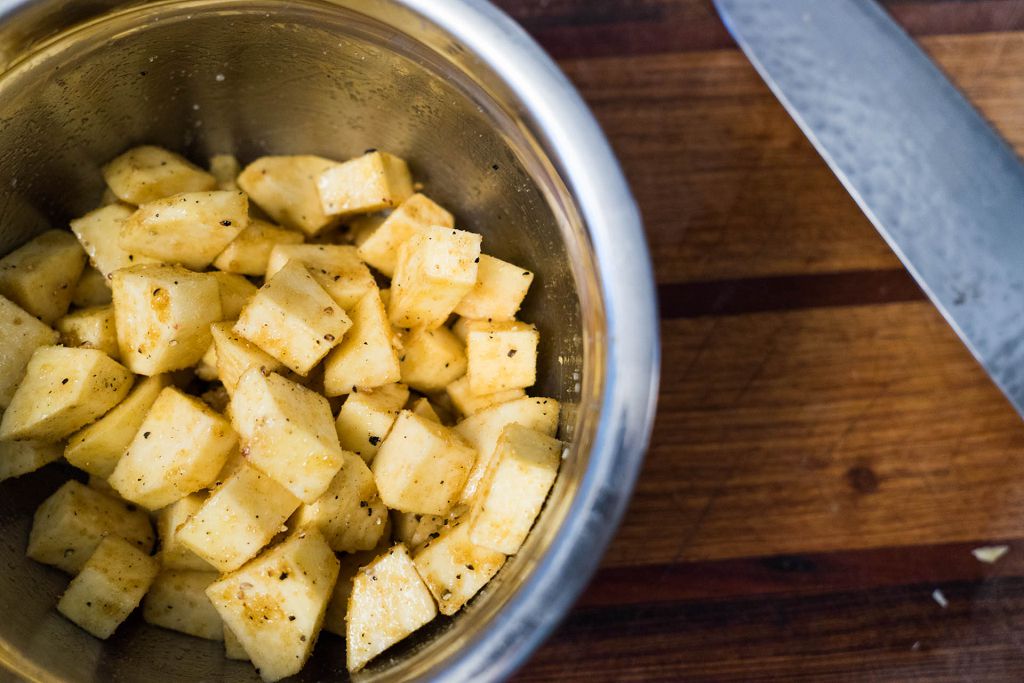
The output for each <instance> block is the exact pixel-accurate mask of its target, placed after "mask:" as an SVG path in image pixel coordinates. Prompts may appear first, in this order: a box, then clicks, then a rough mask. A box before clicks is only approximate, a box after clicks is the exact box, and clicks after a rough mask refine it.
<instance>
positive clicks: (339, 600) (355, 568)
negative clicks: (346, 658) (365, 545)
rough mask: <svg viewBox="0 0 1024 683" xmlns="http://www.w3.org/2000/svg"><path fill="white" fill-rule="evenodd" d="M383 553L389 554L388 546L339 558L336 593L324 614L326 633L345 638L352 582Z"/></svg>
mask: <svg viewBox="0 0 1024 683" xmlns="http://www.w3.org/2000/svg"><path fill="white" fill-rule="evenodd" d="M382 552H387V546H385V547H384V548H375V549H374V550H364V551H362V552H358V553H344V554H342V555H339V556H338V562H339V564H340V567H339V569H338V580H337V581H335V582H334V592H333V593H331V599H330V600H329V601H328V603H327V612H326V614H324V630H325V631H329V632H330V633H333V634H335V635H339V636H341V637H342V638H344V637H345V614H346V613H347V612H348V598H349V596H350V595H352V581H353V579H355V577H356V574H357V573H358V572H359V570H360V569H362V568H363V567H364V566H366V565H368V564H370V563H371V562H373V560H374V558H376V557H377V556H378V555H380V554H381V553H382Z"/></svg>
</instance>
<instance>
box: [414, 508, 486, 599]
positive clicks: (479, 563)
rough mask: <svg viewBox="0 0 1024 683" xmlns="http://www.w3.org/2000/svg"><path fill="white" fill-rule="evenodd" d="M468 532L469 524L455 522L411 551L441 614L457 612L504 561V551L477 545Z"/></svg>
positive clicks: (417, 569) (417, 568)
mask: <svg viewBox="0 0 1024 683" xmlns="http://www.w3.org/2000/svg"><path fill="white" fill-rule="evenodd" d="M469 531H470V526H469V524H467V523H465V522H461V521H456V522H454V523H453V524H452V525H451V527H449V528H448V529H446V530H445V531H443V532H442V533H441V535H440V536H439V537H436V538H432V539H430V540H428V541H427V542H426V543H424V544H423V546H422V547H421V548H418V549H416V550H415V551H414V554H413V562H414V563H415V564H416V571H418V572H419V574H420V576H421V577H422V578H423V582H424V583H426V584H427V587H428V588H429V589H430V592H431V594H432V595H433V596H434V599H435V600H437V604H438V606H439V607H440V610H441V614H445V615H448V616H451V615H452V614H455V613H456V612H458V611H459V610H460V609H461V608H462V606H463V605H465V604H466V603H467V602H469V599H470V598H472V597H473V596H474V595H476V594H477V592H478V591H479V590H480V589H481V588H483V587H484V585H485V584H486V583H487V582H488V581H490V580H491V577H493V576H494V575H495V574H497V573H498V570H499V569H501V567H502V565H503V564H505V555H504V554H502V553H500V552H495V551H494V550H491V549H489V548H485V547H483V546H479V545H476V544H475V543H473V541H471V540H470V534H469Z"/></svg>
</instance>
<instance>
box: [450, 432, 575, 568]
mask: <svg viewBox="0 0 1024 683" xmlns="http://www.w3.org/2000/svg"><path fill="white" fill-rule="evenodd" d="M561 460H562V442H561V441H559V440H558V439H553V438H551V437H550V436H548V435H546V434H542V433H540V432H538V431H536V430H533V429H530V428H529V427H524V426H522V425H517V424H512V425H509V426H507V427H505V429H504V430H503V431H502V432H501V436H500V437H499V438H498V445H497V448H496V449H495V452H494V455H493V456H492V458H491V464H490V465H489V466H488V468H487V472H486V474H485V475H484V478H483V480H482V481H481V482H480V490H479V498H478V500H477V501H476V504H475V505H474V506H473V510H472V512H471V513H470V533H469V537H470V539H471V540H472V542H473V543H476V544H477V545H481V546H484V547H485V548H490V549H491V550H496V551H498V552H501V553H505V554H506V555H512V554H514V553H517V552H519V547H520V546H521V545H522V544H523V541H525V540H526V536H527V534H529V533H530V527H532V526H533V522H534V520H535V519H537V515H538V514H540V509H541V507H543V505H544V500H545V499H546V498H547V497H548V491H550V490H551V485H552V484H553V483H554V482H555V475H557V474H558V465H559V463H560V462H561Z"/></svg>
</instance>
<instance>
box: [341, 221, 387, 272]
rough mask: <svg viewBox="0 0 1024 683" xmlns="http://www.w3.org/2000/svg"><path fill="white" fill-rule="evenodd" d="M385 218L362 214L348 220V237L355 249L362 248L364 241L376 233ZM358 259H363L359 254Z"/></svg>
mask: <svg viewBox="0 0 1024 683" xmlns="http://www.w3.org/2000/svg"><path fill="white" fill-rule="evenodd" d="M385 218H386V216H382V215H381V214H377V213H375V214H370V215H367V214H364V215H362V216H355V217H354V218H351V219H349V220H348V236H349V237H350V238H351V240H352V243H353V244H355V245H356V246H357V247H361V246H363V244H364V243H365V242H366V240H368V239H370V236H371V235H372V234H373V233H374V232H376V231H377V228H379V227H380V226H381V225H382V224H383V223H384V219H385ZM359 258H362V259H363V260H364V261H366V259H365V258H363V255H362V254H360V255H359Z"/></svg>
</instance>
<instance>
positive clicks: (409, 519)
mask: <svg viewBox="0 0 1024 683" xmlns="http://www.w3.org/2000/svg"><path fill="white" fill-rule="evenodd" d="M464 510H465V507H464V506H461V507H456V508H453V509H452V512H451V514H449V515H421V514H418V513H414V512H398V511H392V513H391V522H392V523H391V528H392V529H393V530H394V531H393V532H392V535H393V536H394V538H395V540H396V541H400V542H402V543H404V544H405V545H406V546H407V547H409V548H416V547H418V546H420V545H422V544H423V543H426V542H427V541H429V540H430V539H431V538H437V537H438V536H440V535H441V532H442V531H444V530H445V529H447V528H448V526H449V525H450V524H451V523H452V522H453V521H454V520H455V519H457V518H458V517H459V516H460V515H461V513H462V512H463V511H464ZM456 513H459V514H456Z"/></svg>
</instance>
